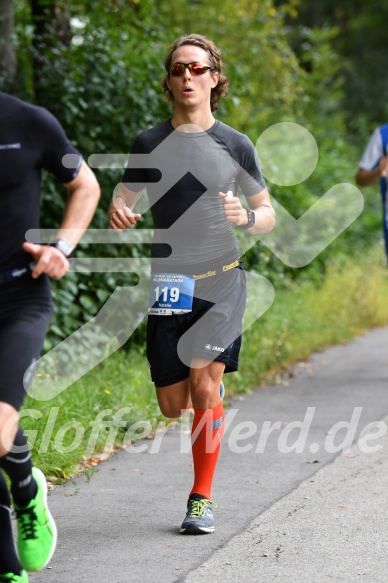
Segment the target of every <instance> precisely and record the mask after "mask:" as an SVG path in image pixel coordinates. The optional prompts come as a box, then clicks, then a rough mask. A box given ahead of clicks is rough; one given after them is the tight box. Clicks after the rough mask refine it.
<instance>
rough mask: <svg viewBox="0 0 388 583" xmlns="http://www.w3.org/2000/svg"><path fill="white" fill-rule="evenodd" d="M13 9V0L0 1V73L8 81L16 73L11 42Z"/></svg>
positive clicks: (14, 54) (14, 55) (15, 61)
mask: <svg viewBox="0 0 388 583" xmlns="http://www.w3.org/2000/svg"><path fill="white" fill-rule="evenodd" d="M13 19H14V9H13V0H2V1H1V2H0V75H1V76H4V77H5V78H6V79H7V81H8V82H10V81H12V79H13V78H14V77H15V74H16V68H17V60H16V53H15V49H14V47H13V43H12V32H13Z"/></svg>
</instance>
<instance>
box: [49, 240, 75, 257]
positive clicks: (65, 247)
mask: <svg viewBox="0 0 388 583" xmlns="http://www.w3.org/2000/svg"><path fill="white" fill-rule="evenodd" d="M49 245H50V247H55V248H56V249H58V250H59V251H61V253H63V254H64V256H65V257H67V258H69V257H71V256H72V255H73V253H74V247H73V245H70V243H68V242H67V241H65V239H55V241H52V243H50V244H49Z"/></svg>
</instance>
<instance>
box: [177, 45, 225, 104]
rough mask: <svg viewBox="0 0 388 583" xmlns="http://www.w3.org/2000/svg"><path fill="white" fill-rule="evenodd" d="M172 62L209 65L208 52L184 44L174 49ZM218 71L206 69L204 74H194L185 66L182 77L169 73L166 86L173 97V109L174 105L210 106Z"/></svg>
mask: <svg viewBox="0 0 388 583" xmlns="http://www.w3.org/2000/svg"><path fill="white" fill-rule="evenodd" d="M171 63H172V64H174V63H205V64H207V65H210V60H209V54H208V53H207V52H206V51H205V50H203V49H201V48H200V47H195V46H192V45H184V46H183V47H179V48H178V49H177V50H176V51H174V53H173V55H172V61H171ZM218 77H219V76H218V73H213V74H212V73H211V71H207V72H206V73H205V74H204V75H197V76H194V75H192V74H191V73H190V71H189V69H188V68H187V67H186V69H185V72H184V74H183V75H182V77H173V76H171V75H170V77H169V78H168V81H167V86H168V88H169V89H170V91H171V92H172V94H173V97H174V109H175V108H176V107H179V108H184V109H190V110H192V109H201V108H206V109H208V108H209V107H210V94H211V90H212V88H213V87H215V86H216V85H217V83H218Z"/></svg>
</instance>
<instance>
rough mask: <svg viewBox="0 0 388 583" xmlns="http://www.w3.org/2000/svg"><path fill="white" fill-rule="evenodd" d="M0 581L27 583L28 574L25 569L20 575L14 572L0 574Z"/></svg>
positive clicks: (5, 582)
mask: <svg viewBox="0 0 388 583" xmlns="http://www.w3.org/2000/svg"><path fill="white" fill-rule="evenodd" d="M0 583H28V575H27V573H26V572H25V571H22V572H21V574H20V575H15V573H5V575H1V574H0Z"/></svg>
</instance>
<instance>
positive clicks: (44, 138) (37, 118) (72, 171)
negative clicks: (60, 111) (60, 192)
mask: <svg viewBox="0 0 388 583" xmlns="http://www.w3.org/2000/svg"><path fill="white" fill-rule="evenodd" d="M33 109H34V114H33V115H31V117H30V122H29V124H28V129H29V131H30V132H31V133H30V139H31V141H32V143H33V144H34V145H35V146H36V147H37V149H38V151H39V152H40V155H41V159H40V164H41V167H42V168H44V169H45V170H48V171H49V172H51V174H53V175H54V176H55V178H56V179H57V180H59V182H62V183H67V182H71V181H72V180H74V178H75V177H76V176H77V174H78V172H79V169H80V167H81V162H82V156H81V154H80V153H79V152H78V150H77V149H76V148H75V147H74V146H73V145H72V144H71V143H70V142H69V140H68V138H67V136H66V134H65V131H64V129H63V128H62V126H61V124H60V123H59V122H58V120H57V119H56V118H55V117H54V116H53V115H52V114H51V113H50V112H49V111H48V110H47V109H44V108H43V107H34V108H33ZM67 154H72V155H74V163H73V164H72V167H71V168H67V167H66V166H65V165H64V163H63V157H64V156H66V155H67Z"/></svg>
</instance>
